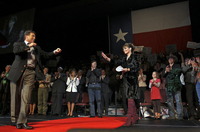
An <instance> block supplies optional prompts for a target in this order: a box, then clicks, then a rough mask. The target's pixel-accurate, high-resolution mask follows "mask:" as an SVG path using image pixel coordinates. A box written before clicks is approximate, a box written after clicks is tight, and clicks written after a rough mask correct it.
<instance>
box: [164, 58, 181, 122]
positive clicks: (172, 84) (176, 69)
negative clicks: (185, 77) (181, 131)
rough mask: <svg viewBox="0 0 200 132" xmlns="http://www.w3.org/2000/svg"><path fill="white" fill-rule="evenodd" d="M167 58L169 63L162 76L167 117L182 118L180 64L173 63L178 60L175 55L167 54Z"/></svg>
mask: <svg viewBox="0 0 200 132" xmlns="http://www.w3.org/2000/svg"><path fill="white" fill-rule="evenodd" d="M167 59H168V63H169V64H168V65H167V66H166V68H165V74H164V77H165V78H166V88H167V104H168V107H169V118H168V119H183V105H182V98H181V88H182V84H181V80H180V75H181V73H182V70H181V67H180V65H179V64H176V63H175V61H176V60H178V59H177V57H176V56H174V55H169V56H168V57H167ZM174 99H175V101H176V110H175V107H174ZM176 114H177V115H176Z"/></svg>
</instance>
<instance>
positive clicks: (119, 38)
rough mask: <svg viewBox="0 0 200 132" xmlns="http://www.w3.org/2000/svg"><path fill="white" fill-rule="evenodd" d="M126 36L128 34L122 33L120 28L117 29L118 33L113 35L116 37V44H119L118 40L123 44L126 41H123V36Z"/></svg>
mask: <svg viewBox="0 0 200 132" xmlns="http://www.w3.org/2000/svg"><path fill="white" fill-rule="evenodd" d="M126 34H128V32H124V33H123V32H122V29H121V28H120V29H119V33H116V34H114V36H116V37H117V41H116V43H117V42H119V40H123V41H124V42H125V41H126V40H125V38H124V36H125V35H126Z"/></svg>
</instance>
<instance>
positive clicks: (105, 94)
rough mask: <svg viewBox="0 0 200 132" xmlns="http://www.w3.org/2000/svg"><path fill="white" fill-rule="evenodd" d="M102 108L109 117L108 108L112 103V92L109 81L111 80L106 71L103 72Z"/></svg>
mask: <svg viewBox="0 0 200 132" xmlns="http://www.w3.org/2000/svg"><path fill="white" fill-rule="evenodd" d="M100 79H101V106H102V112H103V111H104V110H105V115H106V116H107V115H108V107H109V103H110V102H109V101H110V96H111V95H110V93H111V90H110V88H109V81H110V78H109V76H108V75H107V74H106V71H105V70H104V69H102V70H101V77H100Z"/></svg>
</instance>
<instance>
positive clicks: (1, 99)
mask: <svg viewBox="0 0 200 132" xmlns="http://www.w3.org/2000/svg"><path fill="white" fill-rule="evenodd" d="M10 67H11V66H10V65H7V66H6V67H5V71H3V72H2V73H1V77H0V114H1V115H5V114H7V112H8V111H9V105H8V104H9V101H10V81H9V80H8V78H7V77H8V74H9V71H10Z"/></svg>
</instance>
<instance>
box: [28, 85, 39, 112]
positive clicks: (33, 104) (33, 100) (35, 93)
mask: <svg viewBox="0 0 200 132" xmlns="http://www.w3.org/2000/svg"><path fill="white" fill-rule="evenodd" d="M38 87H39V83H38V81H35V86H34V88H33V89H32V92H31V100H30V104H29V115H34V113H35V108H36V105H37V97H38Z"/></svg>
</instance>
